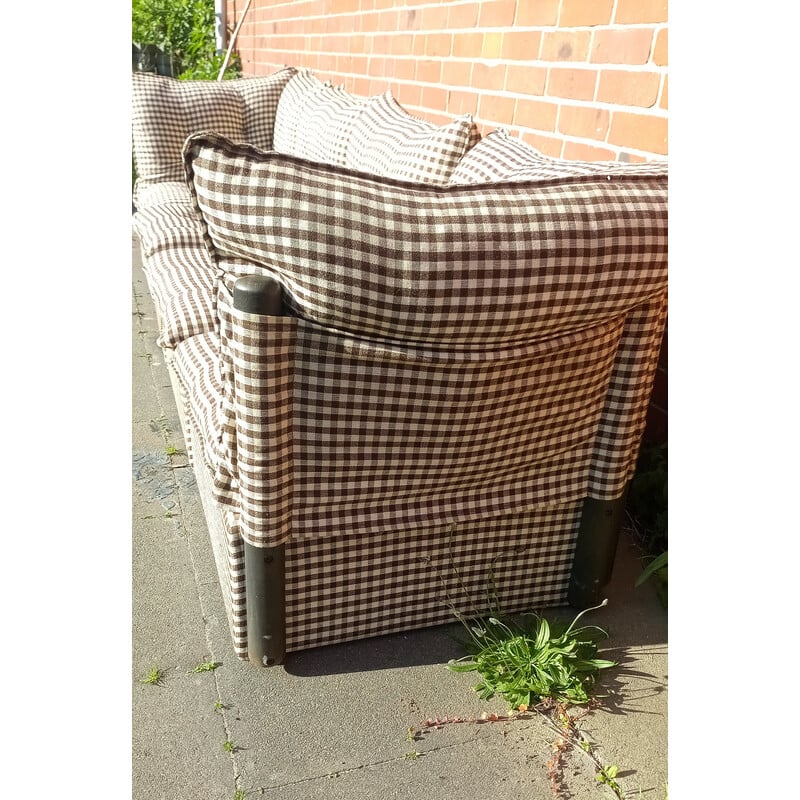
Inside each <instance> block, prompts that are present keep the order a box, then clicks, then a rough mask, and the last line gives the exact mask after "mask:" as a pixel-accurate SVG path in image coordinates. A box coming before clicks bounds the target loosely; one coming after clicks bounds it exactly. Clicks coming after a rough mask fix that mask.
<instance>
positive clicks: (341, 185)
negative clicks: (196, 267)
mask: <svg viewBox="0 0 800 800" xmlns="http://www.w3.org/2000/svg"><path fill="white" fill-rule="evenodd" d="M186 164H187V174H188V175H189V176H190V177H191V179H192V186H193V189H194V192H195V197H196V202H197V204H198V208H199V209H200V211H201V213H202V214H203V218H204V220H205V222H206V225H207V231H208V244H209V247H210V252H211V253H212V255H213V258H214V260H215V262H216V264H217V266H218V268H219V269H220V270H221V272H222V273H223V279H222V282H221V284H220V286H219V291H218V299H217V312H218V316H219V319H220V337H221V341H220V350H221V360H222V368H221V369H222V382H223V385H224V386H225V387H230V390H228V389H227V388H226V391H224V393H223V395H224V396H223V401H222V402H223V408H222V420H223V421H222V425H221V429H222V432H223V434H222V436H223V447H222V450H223V458H222V461H221V462H220V463H219V464H218V465H217V468H216V474H215V483H216V485H217V489H218V492H219V499H220V501H221V502H223V503H228V504H230V505H231V506H232V507H234V508H235V509H236V510H237V511H238V512H240V518H239V523H240V525H241V531H242V536H243V537H244V538H245V540H247V541H249V542H250V543H252V544H255V545H257V546H259V545H260V546H272V545H275V544H280V543H283V542H286V541H288V540H289V539H290V538H293V537H294V538H308V537H325V536H334V535H341V532H342V531H350V532H352V533H353V534H360V533H364V534H366V533H367V532H368V531H369V530H375V529H380V530H382V531H384V533H389V532H392V531H402V530H414V529H420V528H426V529H427V528H434V527H437V526H441V525H444V524H457V525H460V524H467V523H470V522H474V521H477V520H481V519H488V518H491V517H493V516H497V515H503V514H511V513H514V512H524V511H528V510H533V509H536V508H539V507H542V506H545V505H553V504H559V503H569V502H573V501H577V500H578V499H580V498H582V497H585V496H587V495H589V496H594V497H597V498H598V499H613V498H614V497H617V496H619V493H620V492H621V490H622V488H623V487H624V484H625V483H626V482H627V480H628V478H629V477H630V474H631V473H632V469H633V465H634V461H635V456H636V448H637V446H638V438H639V436H640V434H641V431H642V427H643V424H644V412H645V411H646V399H647V395H648V393H649V386H650V384H651V380H652V374H653V371H654V369H655V361H656V358H657V355H658V344H659V343H660V336H661V332H662V330H663V315H664V307H665V300H666V180H665V178H664V176H661V177H654V176H646V177H643V176H633V177H630V178H627V179H626V180H621V179H619V180H614V181H610V182H609V181H608V180H607V179H606V176H601V177H600V178H599V179H598V178H597V177H595V176H580V177H578V178H569V179H564V178H561V179H555V180H552V179H551V180H547V181H540V182H533V183H524V182H512V183H498V184H496V185H494V186H492V187H488V188H487V187H486V186H482V187H481V189H480V191H474V190H471V189H469V188H466V187H451V188H447V187H434V186H414V185H412V184H408V183H405V182H400V181H391V180H387V179H381V178H378V177H375V176H370V175H365V174H359V173H353V172H351V171H349V170H341V169H337V168H335V167H332V166H328V165H322V164H311V163H309V162H305V161H302V160H299V159H296V158H292V157H289V156H284V155H281V154H278V153H265V152H262V151H259V150H257V149H256V148H252V147H249V146H246V145H240V144H234V143H231V142H229V141H227V140H225V139H224V137H220V136H216V135H212V134H208V135H199V136H196V137H193V138H192V139H191V140H190V141H189V142H188V143H187V148H186ZM234 172H235V174H236V175H237V181H236V183H235V184H234V183H232V182H231V181H230V179H229V176H230V175H231V174H233V173H234ZM243 261H244V262H250V264H249V265H247V266H246V267H244V268H243V267H242V265H243ZM259 270H265V271H267V272H269V273H271V274H274V275H277V276H278V277H279V278H280V279H281V280H282V282H283V283H284V285H285V286H286V287H287V290H288V293H289V295H290V298H289V299H290V304H291V306H292V308H293V309H294V316H289V317H277V318H276V317H267V318H264V317H259V316H255V315H251V314H247V313H244V312H241V311H238V310H236V309H234V308H232V303H231V300H230V290H231V288H232V284H233V280H234V279H235V278H236V277H237V275H240V274H243V273H244V272H248V271H259ZM621 342H625V343H626V345H625V348H624V349H623V348H621V347H620V343H621ZM639 382H641V383H643V384H644V389H641V390H640V389H639V387H638V385H636V384H638V383H639ZM398 420H403V425H402V426H398V424H397V421H398ZM603 431H608V432H609V435H608V437H606V438H603V437H600V438H598V432H603ZM421 454H424V455H421ZM353 465H357V466H356V467H354V466H353ZM609 465H610V468H609ZM265 476H268V478H269V479H268V480H267V479H266V477H265ZM241 498H245V499H246V501H245V502H241V503H240V500H241ZM237 503H238V504H239V506H237Z"/></svg>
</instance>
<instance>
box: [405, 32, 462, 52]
mask: <svg viewBox="0 0 800 800" xmlns="http://www.w3.org/2000/svg"><path fill="white" fill-rule="evenodd" d="M420 39H421V40H422V41H423V42H424V47H421V46H420ZM412 52H413V53H414V54H415V55H418V56H419V55H422V53H423V52H424V53H425V55H426V56H438V57H440V58H442V57H447V56H449V55H450V54H451V53H452V52H453V36H452V34H449V33H429V34H425V33H419V34H417V42H416V45H415V47H414V49H413V50H412Z"/></svg>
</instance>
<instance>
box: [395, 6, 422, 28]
mask: <svg viewBox="0 0 800 800" xmlns="http://www.w3.org/2000/svg"><path fill="white" fill-rule="evenodd" d="M421 23H422V12H421V11H420V10H419V9H416V8H404V9H401V10H400V12H399V16H398V18H397V24H398V27H399V28H402V29H403V30H406V31H417V30H419V29H420V28H421V27H422V24H421Z"/></svg>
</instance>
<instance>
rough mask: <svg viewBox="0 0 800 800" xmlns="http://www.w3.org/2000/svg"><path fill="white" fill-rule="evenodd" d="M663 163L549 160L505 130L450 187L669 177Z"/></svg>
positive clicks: (477, 151)
mask: <svg viewBox="0 0 800 800" xmlns="http://www.w3.org/2000/svg"><path fill="white" fill-rule="evenodd" d="M666 173H667V165H666V162H664V161H653V162H648V163H642V164H627V163H624V162H620V161H565V160H563V159H558V158H548V157H547V156H546V155H544V154H543V153H540V152H539V151H538V150H536V149H535V148H533V147H531V146H530V145H529V144H526V143H525V142H523V141H522V140H521V139H515V138H512V137H511V136H510V135H509V133H508V131H507V130H505V129H502V128H501V129H498V130H495V131H492V132H491V133H490V134H489V135H488V136H486V137H485V138H484V139H482V140H481V141H480V142H479V143H478V144H477V145H475V147H473V148H472V149H471V150H470V151H469V152H468V153H467V154H466V155H465V156H464V158H462V159H461V161H460V162H459V163H458V166H457V167H456V169H455V170H454V171H453V174H452V176H451V178H450V183H451V184H474V183H484V182H486V181H500V180H515V181H517V180H519V181H523V180H547V179H549V178H572V177H577V176H579V175H605V176H607V177H608V179H609V180H610V179H611V176H614V175H666Z"/></svg>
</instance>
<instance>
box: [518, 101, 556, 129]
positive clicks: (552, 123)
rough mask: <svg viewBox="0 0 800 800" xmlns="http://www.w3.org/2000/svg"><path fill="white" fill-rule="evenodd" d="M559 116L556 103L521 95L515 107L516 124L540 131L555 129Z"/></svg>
mask: <svg viewBox="0 0 800 800" xmlns="http://www.w3.org/2000/svg"><path fill="white" fill-rule="evenodd" d="M557 116H558V105H557V104H556V103H548V102H547V101H545V100H532V99H530V98H527V97H519V98H517V105H516V108H515V109H514V125H519V126H520V127H522V128H533V129H534V130H540V131H554V130H555V129H556V117H557Z"/></svg>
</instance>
